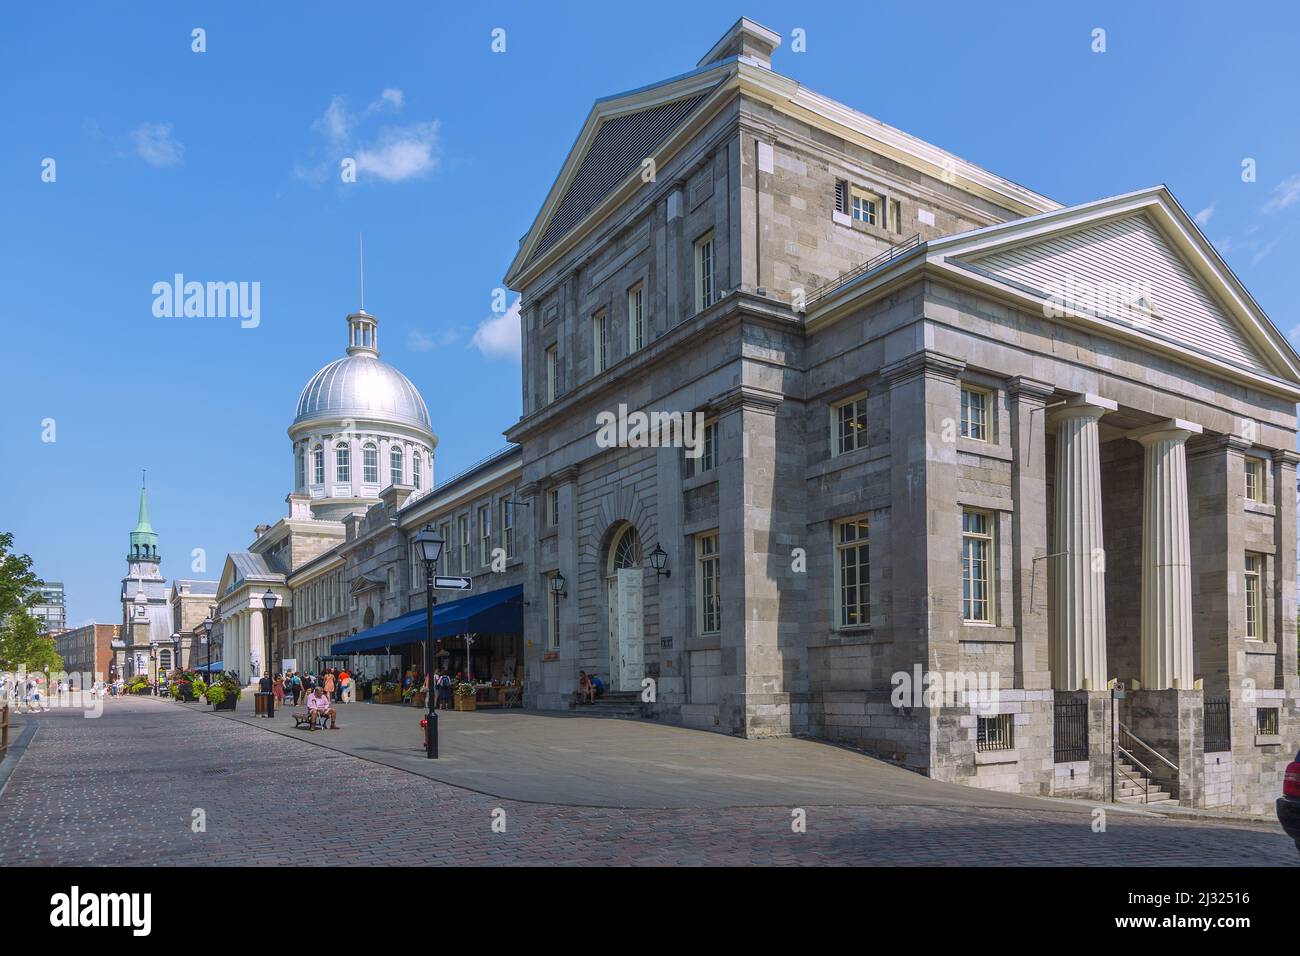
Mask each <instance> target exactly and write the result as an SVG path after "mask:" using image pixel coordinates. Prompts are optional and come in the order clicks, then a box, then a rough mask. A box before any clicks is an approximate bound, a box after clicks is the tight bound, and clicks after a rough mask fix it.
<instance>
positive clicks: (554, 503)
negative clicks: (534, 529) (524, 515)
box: [546, 488, 560, 528]
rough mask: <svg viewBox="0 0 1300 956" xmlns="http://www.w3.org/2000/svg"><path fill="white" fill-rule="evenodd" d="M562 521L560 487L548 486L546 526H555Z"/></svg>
mask: <svg viewBox="0 0 1300 956" xmlns="http://www.w3.org/2000/svg"><path fill="white" fill-rule="evenodd" d="M559 523H560V489H559V488H548V489H547V491H546V527H548V528H554V527H556V526H558V525H559Z"/></svg>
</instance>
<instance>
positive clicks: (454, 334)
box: [406, 329, 461, 352]
mask: <svg viewBox="0 0 1300 956" xmlns="http://www.w3.org/2000/svg"><path fill="white" fill-rule="evenodd" d="M460 335H461V330H460V329H443V330H442V331H441V332H434V333H432V334H431V333H429V332H426V331H424V330H423V329H411V330H410V331H408V332H407V333H406V347H407V349H408V350H409V351H412V352H432V351H433V350H434V349H440V348H444V347H445V346H448V345H454V344H455V343H456V342H458V341H459V340H460Z"/></svg>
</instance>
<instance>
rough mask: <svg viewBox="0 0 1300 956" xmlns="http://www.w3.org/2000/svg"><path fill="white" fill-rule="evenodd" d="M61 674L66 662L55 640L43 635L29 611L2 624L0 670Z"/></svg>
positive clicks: (22, 612)
mask: <svg viewBox="0 0 1300 956" xmlns="http://www.w3.org/2000/svg"><path fill="white" fill-rule="evenodd" d="M20 667H25V668H26V669H27V670H29V671H61V670H63V658H62V657H60V656H59V653H58V651H56V650H55V649H54V638H52V637H46V636H45V635H44V634H42V633H41V629H40V627H39V626H38V625H37V623H36V618H34V617H32V616H31V615H30V614H28V613H26V612H25V611H19V612H18V613H17V614H10V615H9V616H8V617H6V618H5V619H4V622H3V623H0V670H2V671H16V670H18V668H20Z"/></svg>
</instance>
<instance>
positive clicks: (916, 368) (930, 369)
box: [880, 349, 966, 387]
mask: <svg viewBox="0 0 1300 956" xmlns="http://www.w3.org/2000/svg"><path fill="white" fill-rule="evenodd" d="M965 368H966V363H965V362H963V361H962V360H961V359H955V358H953V357H951V356H949V355H944V354H943V353H942V352H936V351H934V350H933V349H922V350H921V351H919V352H914V353H913V354H911V355H909V356H907V357H906V358H903V359H899V360H898V361H897V362H890V363H889V364H888V365H886V366H885V367H884V368H882V369H881V370H880V377H881V378H882V379H884V380H885V381H886V382H888V383H889V385H890V386H891V387H893V386H894V385H899V384H902V383H903V382H908V381H911V380H912V379H914V378H917V377H918V376H921V375H932V376H934V377H936V378H945V379H956V378H957V376H958V375H960V374H961V373H962V371H963V370H965Z"/></svg>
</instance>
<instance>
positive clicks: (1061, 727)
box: [1053, 700, 1088, 763]
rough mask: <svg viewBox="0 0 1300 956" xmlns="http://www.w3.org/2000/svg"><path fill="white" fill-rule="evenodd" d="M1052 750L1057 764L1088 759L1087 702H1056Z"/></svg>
mask: <svg viewBox="0 0 1300 956" xmlns="http://www.w3.org/2000/svg"><path fill="white" fill-rule="evenodd" d="M1053 731H1054V737H1055V742H1054V748H1055V752H1056V758H1055V759H1056V762H1057V763H1071V762H1073V761H1076V760H1087V759H1088V702H1087V701H1085V700H1058V701H1056V708H1055V720H1054V726H1053Z"/></svg>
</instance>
